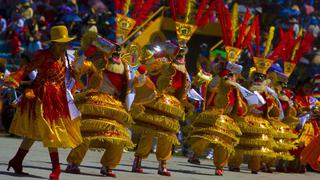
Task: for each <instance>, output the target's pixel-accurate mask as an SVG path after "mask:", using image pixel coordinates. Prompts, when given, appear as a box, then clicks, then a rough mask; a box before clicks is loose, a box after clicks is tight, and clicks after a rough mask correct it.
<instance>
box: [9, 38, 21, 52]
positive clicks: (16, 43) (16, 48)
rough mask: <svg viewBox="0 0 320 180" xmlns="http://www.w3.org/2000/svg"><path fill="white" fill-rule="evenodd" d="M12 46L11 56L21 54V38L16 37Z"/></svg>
mask: <svg viewBox="0 0 320 180" xmlns="http://www.w3.org/2000/svg"><path fill="white" fill-rule="evenodd" d="M10 44H11V54H12V55H17V54H18V53H19V52H20V46H21V45H22V44H21V41H20V40H19V37H18V36H14V37H13V38H12V39H11V41H10Z"/></svg>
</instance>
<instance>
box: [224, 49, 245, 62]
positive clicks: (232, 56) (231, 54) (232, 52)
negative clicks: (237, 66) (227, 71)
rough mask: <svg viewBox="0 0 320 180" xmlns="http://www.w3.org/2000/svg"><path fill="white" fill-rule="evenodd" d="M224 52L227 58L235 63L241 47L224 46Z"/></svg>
mask: <svg viewBox="0 0 320 180" xmlns="http://www.w3.org/2000/svg"><path fill="white" fill-rule="evenodd" d="M225 49H226V52H227V60H228V61H230V62H232V63H236V61H237V60H238V58H239V57H240V55H241V52H242V49H239V48H236V47H232V46H226V48H225Z"/></svg>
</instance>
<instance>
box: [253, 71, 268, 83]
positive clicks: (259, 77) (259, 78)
mask: <svg viewBox="0 0 320 180" xmlns="http://www.w3.org/2000/svg"><path fill="white" fill-rule="evenodd" d="M265 80H266V76H265V75H264V74H261V73H255V74H254V77H253V84H254V85H262V84H263V82H264V81H265Z"/></svg>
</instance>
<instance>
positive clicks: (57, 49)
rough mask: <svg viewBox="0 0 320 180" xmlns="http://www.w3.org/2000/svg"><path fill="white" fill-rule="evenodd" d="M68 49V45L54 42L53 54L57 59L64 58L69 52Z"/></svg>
mask: <svg viewBox="0 0 320 180" xmlns="http://www.w3.org/2000/svg"><path fill="white" fill-rule="evenodd" d="M67 47H68V44H67V43H58V42H54V43H53V44H52V52H53V54H54V55H55V56H57V57H63V56H64V55H65V53H66V51H67Z"/></svg>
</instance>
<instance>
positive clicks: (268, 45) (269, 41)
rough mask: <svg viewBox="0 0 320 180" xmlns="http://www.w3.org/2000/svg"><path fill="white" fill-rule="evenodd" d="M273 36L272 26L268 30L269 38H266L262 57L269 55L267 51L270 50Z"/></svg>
mask: <svg viewBox="0 0 320 180" xmlns="http://www.w3.org/2000/svg"><path fill="white" fill-rule="evenodd" d="M273 36H274V26H271V27H270V30H269V36H268V39H267V44H266V47H265V49H264V52H263V57H266V56H267V55H268V53H269V50H270V48H271V43H272V40H273Z"/></svg>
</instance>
